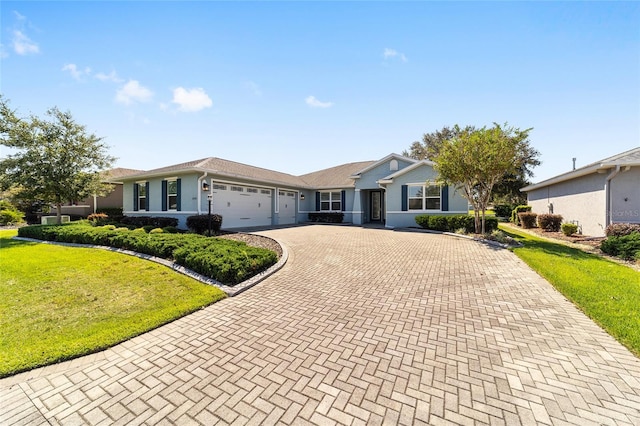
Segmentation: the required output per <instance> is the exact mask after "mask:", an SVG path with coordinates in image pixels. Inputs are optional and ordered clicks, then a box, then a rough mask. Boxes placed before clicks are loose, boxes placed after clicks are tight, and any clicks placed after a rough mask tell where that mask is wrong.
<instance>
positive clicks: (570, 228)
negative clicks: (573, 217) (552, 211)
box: [560, 223, 578, 237]
mask: <svg viewBox="0 0 640 426" xmlns="http://www.w3.org/2000/svg"><path fill="white" fill-rule="evenodd" d="M560 229H562V233H563V234H564V235H566V236H567V237H570V236H571V235H573V234H575V233H576V232H578V225H576V224H575V223H563V224H562V226H561V227H560Z"/></svg>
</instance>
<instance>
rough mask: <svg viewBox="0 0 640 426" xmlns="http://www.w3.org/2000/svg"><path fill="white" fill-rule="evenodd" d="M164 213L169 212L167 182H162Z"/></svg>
mask: <svg viewBox="0 0 640 426" xmlns="http://www.w3.org/2000/svg"><path fill="white" fill-rule="evenodd" d="M162 211H163V212H166V211H167V181H166V180H163V181H162Z"/></svg>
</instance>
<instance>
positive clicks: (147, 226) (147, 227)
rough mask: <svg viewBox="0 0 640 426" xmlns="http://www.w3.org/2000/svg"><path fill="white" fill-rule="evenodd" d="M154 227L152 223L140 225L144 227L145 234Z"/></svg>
mask: <svg viewBox="0 0 640 426" xmlns="http://www.w3.org/2000/svg"><path fill="white" fill-rule="evenodd" d="M155 228H156V227H155V226H153V225H145V226H143V227H142V229H144V232H146V233H147V234H148V233H149V232H151V230H152V229H155Z"/></svg>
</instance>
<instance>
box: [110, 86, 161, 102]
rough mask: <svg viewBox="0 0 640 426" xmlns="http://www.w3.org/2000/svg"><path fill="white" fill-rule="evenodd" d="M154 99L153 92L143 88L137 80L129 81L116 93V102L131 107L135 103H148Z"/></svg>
mask: <svg viewBox="0 0 640 426" xmlns="http://www.w3.org/2000/svg"><path fill="white" fill-rule="evenodd" d="M152 97H153V92H152V91H151V90H149V89H147V88H146V87H144V86H141V85H140V83H139V82H138V81H137V80H129V82H128V83H127V84H125V85H124V86H122V87H121V88H120V89H118V91H117V92H116V102H119V103H121V104H125V105H129V104H132V103H133V102H148V101H150V100H151V98H152Z"/></svg>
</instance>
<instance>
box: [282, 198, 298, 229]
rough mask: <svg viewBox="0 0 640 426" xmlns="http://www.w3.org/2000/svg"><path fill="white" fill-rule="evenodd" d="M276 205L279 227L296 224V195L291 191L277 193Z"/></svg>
mask: <svg viewBox="0 0 640 426" xmlns="http://www.w3.org/2000/svg"><path fill="white" fill-rule="evenodd" d="M278 203H279V205H280V214H279V215H278V217H279V221H278V223H279V224H280V225H289V224H292V223H296V193H295V192H291V191H278Z"/></svg>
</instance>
